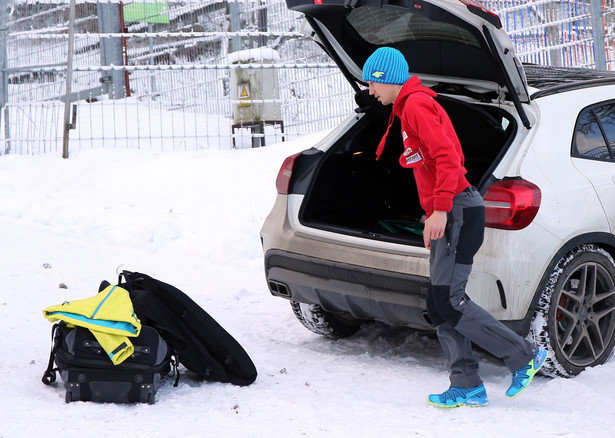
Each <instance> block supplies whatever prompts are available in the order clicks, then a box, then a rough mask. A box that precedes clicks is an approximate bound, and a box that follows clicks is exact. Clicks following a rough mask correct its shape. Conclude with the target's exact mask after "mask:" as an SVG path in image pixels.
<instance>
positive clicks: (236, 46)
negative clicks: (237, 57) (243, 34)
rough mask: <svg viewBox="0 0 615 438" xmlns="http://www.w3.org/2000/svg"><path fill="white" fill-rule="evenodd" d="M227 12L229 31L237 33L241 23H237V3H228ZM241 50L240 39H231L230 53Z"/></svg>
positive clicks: (234, 37) (236, 37) (235, 37)
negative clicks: (229, 21)
mask: <svg viewBox="0 0 615 438" xmlns="http://www.w3.org/2000/svg"><path fill="white" fill-rule="evenodd" d="M228 11H229V15H230V20H231V23H230V29H229V30H230V31H231V32H239V31H240V30H241V23H240V21H239V3H238V2H236V1H235V2H229V3H228ZM240 50H241V39H240V37H238V36H233V37H231V50H230V51H231V52H239V51H240Z"/></svg>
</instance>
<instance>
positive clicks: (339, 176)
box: [299, 90, 517, 246]
mask: <svg viewBox="0 0 615 438" xmlns="http://www.w3.org/2000/svg"><path fill="white" fill-rule="evenodd" d="M436 100H438V102H439V103H440V104H441V105H442V106H443V107H444V109H445V110H446V111H447V113H448V114H449V116H450V118H451V121H452V122H453V125H454V127H455V130H456V132H457V135H458V137H459V140H460V142H461V146H462V149H463V152H464V155H465V166H466V169H467V170H468V173H467V178H468V180H469V181H470V183H471V184H473V185H475V186H476V187H477V188H478V189H479V190H480V191H481V193H484V191H485V190H486V188H487V186H488V185H489V184H490V182H491V181H490V180H491V178H492V177H491V173H492V170H493V169H494V168H495V166H496V165H497V163H498V161H499V160H500V159H501V157H502V156H503V155H504V152H505V151H506V149H507V148H508V146H509V145H510V143H511V142H512V139H513V138H514V134H515V131H516V129H517V126H516V122H515V120H514V119H513V118H512V117H511V116H510V114H508V113H507V112H505V111H504V110H502V109H500V108H498V107H497V106H489V105H480V104H472V103H468V102H466V101H462V100H459V99H455V98H452V97H447V96H442V95H439V96H438V97H437V98H436ZM356 101H357V103H358V105H359V110H358V111H360V112H364V113H365V115H364V117H362V118H361V119H360V120H358V121H357V123H356V124H355V125H354V126H353V127H352V128H351V129H350V130H349V131H348V132H347V133H346V135H344V136H342V137H341V138H340V139H339V140H338V141H337V143H336V144H334V145H333V146H331V147H330V148H329V149H328V150H327V152H326V153H325V154H324V156H323V157H322V158H321V159H320V161H319V164H318V166H317V168H316V170H315V174H314V175H312V181H313V183H312V185H311V187H310V188H309V189H308V191H307V193H306V196H305V199H304V202H303V205H302V208H301V211H300V214H299V219H300V221H301V223H302V224H304V225H306V226H309V227H313V228H319V229H324V230H332V231H335V232H338V233H344V234H350V235H358V236H363V237H365V238H369V239H377V240H386V241H392V242H398V243H404V244H410V245H417V246H419V245H420V246H422V245H423V239H422V224H420V220H421V217H422V216H423V214H424V211H423V210H422V208H421V206H420V203H419V199H418V192H417V189H416V184H415V181H414V176H413V175H412V170H411V169H405V168H403V167H401V166H400V165H399V156H400V155H401V153H402V152H403V144H402V139H401V128H400V121H399V120H398V119H397V118H396V120H395V123H394V124H393V126H392V127H391V129H390V131H389V134H388V136H387V144H386V147H385V149H384V152H383V154H382V155H381V157H380V160H378V161H376V159H375V152H376V148H377V146H378V143H379V141H380V139H381V138H382V136H383V135H384V132H385V130H386V127H387V124H388V119H389V115H390V111H391V109H392V105H389V106H387V107H385V106H383V105H382V104H381V103H380V102H378V101H377V100H376V99H375V98H373V97H372V96H369V94H368V92H367V90H363V91H360V92H359V93H357V95H356Z"/></svg>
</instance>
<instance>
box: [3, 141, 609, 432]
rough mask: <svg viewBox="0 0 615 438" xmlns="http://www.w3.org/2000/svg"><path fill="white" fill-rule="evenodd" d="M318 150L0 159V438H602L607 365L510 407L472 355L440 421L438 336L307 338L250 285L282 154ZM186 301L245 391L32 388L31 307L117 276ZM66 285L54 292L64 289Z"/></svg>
mask: <svg viewBox="0 0 615 438" xmlns="http://www.w3.org/2000/svg"><path fill="white" fill-rule="evenodd" d="M314 137H316V136H312V138H311V139H309V138H302V139H299V140H295V141H293V142H289V143H283V144H276V145H272V146H267V147H265V148H261V149H246V150H236V151H215V152H210V151H204V152H186V153H168V152H148V151H139V150H128V149H113V150H108V149H107V150H82V151H78V152H73V153H72V154H71V158H70V159H68V160H62V159H61V158H60V157H59V156H58V155H57V154H54V155H53V156H52V155H44V156H35V157H32V156H29V157H28V156H13V155H8V156H1V157H0V229H1V230H2V237H1V245H0V246H1V250H0V280H1V281H2V291H1V292H0V320H1V321H2V323H3V328H4V329H3V330H2V340H1V341H0V351H1V352H2V354H1V355H0V437H2V438H9V437H10V438H22V437H37V436H41V435H42V434H45V435H48V436H51V435H52V434H53V436H59V437H64V438H71V437H88V438H93V437H111V436H113V437H123V436H131V435H133V434H138V436H142V437H150V436H152V437H303V436H307V437H321V436H322V437H373V436H380V437H412V436H419V437H450V436H462V437H527V436H540V437H545V436H549V437H550V436H557V437H561V436H568V437H580V436H588V437H603V436H611V435H612V430H613V429H614V428H615V415H614V412H615V401H614V399H613V394H614V393H615V379H613V376H614V375H615V360H614V359H611V360H610V361H609V362H608V363H607V364H605V365H603V366H600V367H597V368H594V369H590V370H588V371H586V372H584V373H582V374H581V375H580V376H578V377H576V378H574V379H548V378H544V377H537V378H536V379H535V381H534V382H533V383H532V385H531V386H530V387H529V388H528V390H527V391H526V392H525V393H524V394H523V395H521V396H520V397H518V398H517V399H514V400H508V399H506V398H505V397H504V391H505V390H506V388H507V387H508V384H509V380H510V377H509V374H508V371H507V369H506V368H505V367H504V366H503V364H502V363H501V362H500V361H498V360H496V359H495V358H493V357H490V356H488V355H487V354H485V353H482V352H480V353H478V354H479V356H480V358H481V374H482V377H483V379H484V380H485V384H486V387H487V391H488V393H489V398H490V405H489V406H488V407H485V408H475V409H471V408H457V409H449V410H442V409H437V408H434V407H432V406H429V405H428V404H427V403H426V401H425V398H426V395H427V394H428V393H430V392H440V391H442V390H444V389H446V388H447V386H448V371H447V366H446V361H445V357H444V354H443V352H442V350H441V348H440V346H439V344H438V342H437V340H435V339H434V338H432V337H430V336H426V335H424V334H419V333H416V332H413V331H411V330H408V329H404V328H390V327H385V326H382V325H379V324H370V325H367V326H366V327H364V328H363V329H362V330H361V331H360V332H359V334H357V335H355V336H353V337H352V338H349V339H344V340H339V341H332V340H328V339H325V338H323V337H319V336H317V335H315V334H312V333H311V332H309V331H308V330H306V329H305V328H303V326H301V325H300V324H299V322H298V321H297V320H296V319H295V317H294V316H293V314H292V312H291V309H290V306H289V304H288V302H286V301H285V300H282V299H279V298H274V297H272V296H271V295H270V294H269V292H268V290H267V286H266V284H265V281H264V275H263V261H262V252H261V248H260V241H259V236H258V232H259V229H260V227H261V225H262V223H263V220H264V219H265V217H266V215H267V214H268V212H269V210H270V208H271V206H272V205H273V201H274V198H275V184H274V183H275V178H276V175H277V171H278V168H279V166H280V164H281V162H282V160H283V159H284V157H286V156H288V155H291V154H292V153H294V152H296V151H298V150H301V149H303V148H304V146H305V145H306V144H308V143H310V142H311V141H312V140H313V139H314ZM119 265H124V268H126V269H129V270H136V271H141V272H144V273H147V274H149V275H151V276H153V277H155V278H158V279H160V280H162V281H165V282H167V283H171V284H173V285H175V286H176V287H178V288H180V289H181V290H183V291H184V292H186V293H188V294H189V295H190V296H191V297H192V298H193V299H194V300H195V301H197V302H198V303H199V304H200V305H201V306H202V307H203V308H204V309H205V310H207V311H208V312H209V313H210V314H211V315H212V316H213V317H214V318H215V319H216V320H217V321H218V322H219V323H220V324H221V325H222V326H223V327H224V328H225V329H227V331H229V333H231V334H232V335H233V336H234V337H235V338H236V339H237V340H238V341H239V342H240V343H241V344H242V345H243V346H244V348H245V349H246V350H247V351H248V353H249V354H250V356H251V357H252V359H253V360H254V362H255V364H256V366H257V369H258V371H259V377H258V379H257V380H256V382H255V383H254V384H253V385H251V386H248V387H235V386H232V385H229V384H220V383H208V382H197V381H194V380H191V379H190V378H188V377H185V376H183V377H182V380H181V381H180V384H179V387H177V388H173V387H172V385H171V384H170V383H166V384H165V385H164V386H163V387H162V388H161V389H160V391H159V392H158V395H157V402H156V404H155V405H145V404H139V405H112V404H96V403H83V402H79V403H71V404H65V403H64V389H63V387H62V383H61V381H60V379H58V382H57V383H56V384H55V386H51V387H47V386H44V385H43V384H42V383H41V376H42V374H43V371H44V370H45V368H46V365H47V359H48V357H49V347H50V329H51V323H49V322H48V321H47V320H46V319H45V318H44V317H43V315H42V309H44V308H45V307H47V306H50V305H52V304H56V303H60V302H63V301H65V300H70V299H79V298H87V297H90V296H92V295H94V294H95V293H96V292H97V290H98V285H99V283H100V282H101V281H102V280H104V279H106V280H109V281H111V282H114V281H115V280H116V278H117V276H116V273H115V272H116V268H117V267H118V266H119ZM61 283H62V284H64V285H66V286H67V288H66V289H64V288H60V287H59V285H60V284H61Z"/></svg>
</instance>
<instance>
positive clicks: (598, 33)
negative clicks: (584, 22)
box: [591, 0, 606, 70]
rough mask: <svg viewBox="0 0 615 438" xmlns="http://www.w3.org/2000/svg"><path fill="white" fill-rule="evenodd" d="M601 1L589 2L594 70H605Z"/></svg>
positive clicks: (593, 0) (592, 0)
mask: <svg viewBox="0 0 615 438" xmlns="http://www.w3.org/2000/svg"><path fill="white" fill-rule="evenodd" d="M602 1H603V0H591V13H592V34H593V39H594V59H595V61H596V70H606V53H605V48H604V25H603V21H602V15H603V14H602Z"/></svg>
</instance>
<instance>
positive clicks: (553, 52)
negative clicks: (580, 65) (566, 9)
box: [546, 1, 564, 67]
mask: <svg viewBox="0 0 615 438" xmlns="http://www.w3.org/2000/svg"><path fill="white" fill-rule="evenodd" d="M546 8H547V16H548V17H555V19H556V20H558V19H559V17H560V15H561V12H560V9H561V4H560V2H559V1H553V2H551V3H547V4H546ZM546 31H547V46H548V47H551V46H557V45H559V44H560V43H561V41H562V35H560V32H559V28H558V26H557V25H553V24H551V25H547V29H546ZM563 62H564V61H563V58H562V49H561V48H557V49H552V48H551V49H549V65H551V66H553V67H562V66H563V65H564V64H563Z"/></svg>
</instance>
